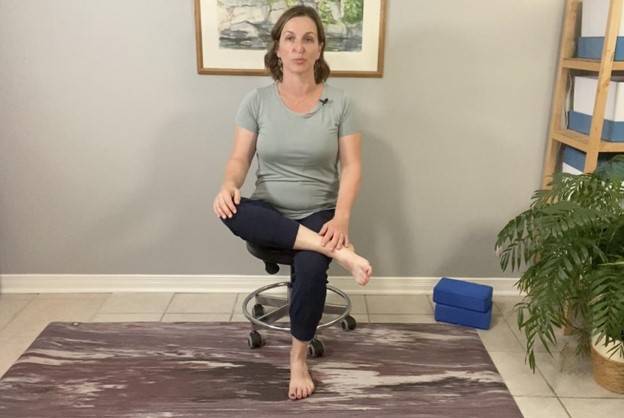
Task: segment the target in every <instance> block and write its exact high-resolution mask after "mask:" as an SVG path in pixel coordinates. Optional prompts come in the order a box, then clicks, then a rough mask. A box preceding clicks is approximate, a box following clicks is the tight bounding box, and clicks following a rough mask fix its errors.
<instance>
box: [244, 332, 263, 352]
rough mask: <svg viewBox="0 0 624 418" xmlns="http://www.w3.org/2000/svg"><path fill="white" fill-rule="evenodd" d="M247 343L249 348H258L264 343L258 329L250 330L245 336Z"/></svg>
mask: <svg viewBox="0 0 624 418" xmlns="http://www.w3.org/2000/svg"><path fill="white" fill-rule="evenodd" d="M247 345H248V346H249V348H258V347H262V346H263V345H264V338H262V335H260V333H259V332H258V331H251V332H250V333H249V336H248V337H247Z"/></svg>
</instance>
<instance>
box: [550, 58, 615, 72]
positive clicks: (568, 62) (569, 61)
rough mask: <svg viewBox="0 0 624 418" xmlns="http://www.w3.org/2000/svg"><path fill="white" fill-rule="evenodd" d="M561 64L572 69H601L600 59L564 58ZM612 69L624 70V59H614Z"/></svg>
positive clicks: (597, 70) (594, 70)
mask: <svg viewBox="0 0 624 418" xmlns="http://www.w3.org/2000/svg"><path fill="white" fill-rule="evenodd" d="M561 66H562V67H563V68H568V69H570V70H583V71H593V72H596V73H597V72H599V71H600V61H599V60H586V59H580V58H564V59H563V60H562V61H561ZM612 71H624V61H613V67H612Z"/></svg>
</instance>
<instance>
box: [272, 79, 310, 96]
mask: <svg viewBox="0 0 624 418" xmlns="http://www.w3.org/2000/svg"><path fill="white" fill-rule="evenodd" d="M279 87H280V90H281V91H286V92H287V93H288V94H290V95H291V96H300V97H301V96H307V95H309V94H312V93H313V92H314V91H315V90H316V89H317V87H318V85H317V84H316V82H315V81H314V77H312V78H310V77H306V78H299V77H283V78H282V81H281V82H279Z"/></svg>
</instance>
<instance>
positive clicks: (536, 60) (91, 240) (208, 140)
mask: <svg viewBox="0 0 624 418" xmlns="http://www.w3.org/2000/svg"><path fill="white" fill-rule="evenodd" d="M563 3H564V2H563V0H522V1H519V0H436V1H431V0H429V1H422V0H390V1H389V6H388V10H387V32H386V48H385V74H384V77H383V78H381V79H372V78H369V79H358V78H334V79H330V82H331V83H333V84H334V85H336V86H338V87H341V88H344V89H345V90H347V91H348V92H349V94H351V96H352V97H353V98H354V100H355V103H356V109H357V111H358V113H359V114H360V116H361V119H362V120H363V123H362V129H363V134H364V141H363V144H364V145H363V146H364V148H363V164H364V182H363V186H362V189H361V194H360V197H359V199H358V202H357V204H356V208H355V210H354V213H353V220H352V224H351V235H352V239H353V242H354V244H355V245H356V247H357V248H358V250H359V251H360V252H361V253H362V255H364V256H366V257H368V258H369V259H370V260H371V262H372V264H373V266H374V269H375V274H376V275H380V276H436V275H457V276H485V277H500V276H503V274H502V273H501V272H500V268H499V267H498V261H497V258H496V256H495V255H494V252H493V246H494V241H495V238H496V233H497V232H498V230H500V228H501V227H502V226H503V225H504V223H505V222H506V221H507V220H508V219H509V218H511V217H512V216H514V215H515V214H516V213H518V212H520V211H521V210H523V209H524V208H525V207H527V205H528V203H529V198H530V196H531V193H532V191H533V190H534V189H536V188H537V187H539V184H540V177H541V173H542V163H543V156H544V150H545V143H546V133H547V124H548V117H549V113H550V102H551V96H552V88H553V83H554V76H555V68H556V60H557V57H558V44H559V35H560V30H561V24H562V13H563ZM0 57H1V60H2V65H0V272H2V273H4V274H20V273H24V274H29V273H50V274H51V273H56V274H71V273H76V274H115V273H119V274H121V273H126V274H132V273H144V274H261V273H262V272H263V269H262V266H261V265H260V263H259V262H257V260H255V259H253V258H252V257H251V256H250V255H248V254H247V252H246V251H245V249H244V246H243V243H242V241H241V240H240V239H239V238H237V237H235V236H233V235H232V234H231V233H230V232H229V230H227V229H226V228H225V226H223V225H222V224H221V222H220V221H219V220H218V219H217V218H216V217H215V216H214V214H213V213H212V209H211V205H212V199H213V197H214V194H215V193H216V192H217V190H218V187H219V185H220V182H221V180H222V174H223V168H224V164H225V161H226V158H227V156H228V155H229V152H230V147H231V140H232V133H233V117H234V112H235V111H236V108H237V106H238V103H239V101H240V99H241V98H242V97H243V95H244V94H245V93H246V92H247V91H249V90H250V89H251V88H253V87H255V86H260V85H264V84H266V83H269V82H270V80H269V79H268V78H266V77H240V76H207V75H198V74H197V73H196V62H195V39H194V20H193V2H192V0H125V1H122V0H108V1H95V0H55V1H46V0H0ZM254 173H255V168H252V170H251V171H250V177H248V179H247V183H246V185H245V188H244V194H245V193H247V194H249V193H250V192H251V191H252V188H251V187H252V185H253V180H254V179H253V174H254ZM330 273H332V274H344V273H343V272H342V270H341V269H340V268H339V267H338V266H332V269H331V270H330Z"/></svg>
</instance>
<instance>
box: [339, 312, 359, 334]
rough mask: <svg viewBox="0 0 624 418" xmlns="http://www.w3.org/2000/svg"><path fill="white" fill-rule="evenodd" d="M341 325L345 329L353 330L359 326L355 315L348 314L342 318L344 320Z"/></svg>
mask: <svg viewBox="0 0 624 418" xmlns="http://www.w3.org/2000/svg"><path fill="white" fill-rule="evenodd" d="M340 326H341V327H342V329H343V330H345V331H353V330H354V329H355V327H356V326H357V322H355V318H354V317H352V316H351V315H347V316H345V317H344V318H343V319H342V321H340Z"/></svg>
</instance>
